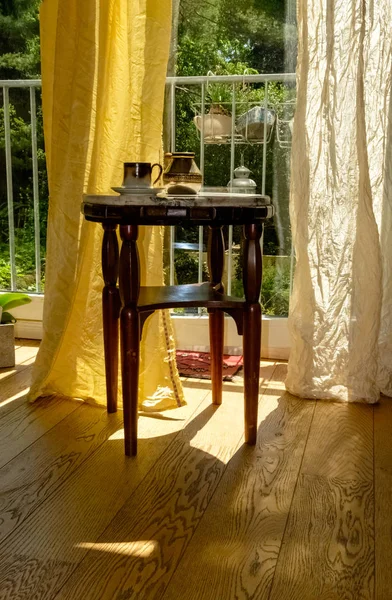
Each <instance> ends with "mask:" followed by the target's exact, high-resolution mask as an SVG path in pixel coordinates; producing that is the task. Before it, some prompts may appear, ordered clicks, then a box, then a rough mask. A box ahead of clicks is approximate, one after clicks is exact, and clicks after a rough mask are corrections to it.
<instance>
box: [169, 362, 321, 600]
mask: <svg viewBox="0 0 392 600" xmlns="http://www.w3.org/2000/svg"><path fill="white" fill-rule="evenodd" d="M263 370H264V369H263ZM286 372H287V369H286V366H285V365H282V366H278V367H277V368H276V370H275V371H274V373H273V376H272V378H271V379H270V381H269V382H268V384H267V385H266V386H264V385H263V384H262V385H261V390H260V397H261V400H260V415H259V432H258V442H257V447H256V448H255V449H250V448H248V447H246V446H242V447H241V448H240V449H239V450H238V451H237V453H236V454H235V456H233V458H232V459H231V461H230V463H229V465H228V468H227V470H226V472H225V474H224V476H223V478H222V481H221V483H220V485H219V488H218V490H217V492H216V493H215V495H214V497H213V499H212V501H211V503H210V505H209V507H208V509H207V511H206V513H205V515H204V517H203V520H202V522H201V523H200V525H199V527H198V529H197V531H196V532H195V534H194V536H193V538H192V542H191V543H190V545H189V547H188V549H187V550H186V552H185V553H184V556H183V558H182V560H181V562H180V564H179V566H178V568H177V570H176V572H175V574H174V576H173V578H172V579H171V581H170V583H169V585H168V587H167V590H166V593H165V595H164V596H163V598H164V600H180V599H181V600H216V598H222V599H223V598H224V599H226V598H227V599H231V598H241V599H243V598H244V599H245V598H249V599H250V598H252V599H257V600H267V599H268V597H269V593H270V590H271V584H272V578H273V574H274V569H275V565H276V562H277V559H278V555H279V550H280V546H281V542H282V539H283V535H284V531H285V526H286V523H287V518H288V514H289V510H290V504H291V500H292V497H293V493H294V489H295V485H296V482H297V477H298V472H299V469H300V465H301V460H302V456H303V452H304V449H305V444H306V439H307V435H308V432H309V428H310V425H311V420H312V415H313V411H314V403H313V402H303V401H302V400H299V399H298V398H294V397H292V396H290V395H289V394H287V393H285V392H284V387H283V381H284V378H285V376H286Z"/></svg>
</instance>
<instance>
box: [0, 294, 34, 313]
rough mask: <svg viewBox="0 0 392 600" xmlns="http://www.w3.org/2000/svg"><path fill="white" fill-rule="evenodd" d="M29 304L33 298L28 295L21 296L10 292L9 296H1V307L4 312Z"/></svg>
mask: <svg viewBox="0 0 392 600" xmlns="http://www.w3.org/2000/svg"><path fill="white" fill-rule="evenodd" d="M29 302H31V298H29V296H27V295H26V294H21V293H19V292H10V293H8V294H1V295H0V306H1V307H2V308H3V310H11V309H12V308H16V307H17V306H22V305H23V304H29Z"/></svg>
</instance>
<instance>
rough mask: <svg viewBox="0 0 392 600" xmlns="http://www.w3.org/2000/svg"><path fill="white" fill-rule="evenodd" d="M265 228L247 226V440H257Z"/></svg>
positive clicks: (245, 257)
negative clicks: (263, 234)
mask: <svg viewBox="0 0 392 600" xmlns="http://www.w3.org/2000/svg"><path fill="white" fill-rule="evenodd" d="M261 233H262V227H261V226H260V225H256V224H252V225H245V226H244V236H245V240H244V256H243V283H244V294H245V300H246V305H245V308H244V316H243V319H244V320H243V336H244V337H243V344H244V384H245V441H246V442H247V443H248V444H255V443H256V435H257V406H258V393H259V392H258V390H259V367H260V355H261V307H260V303H259V298H260V290H261V280H262V255H261V248H260V237H261Z"/></svg>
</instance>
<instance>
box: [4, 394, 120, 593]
mask: <svg viewBox="0 0 392 600" xmlns="http://www.w3.org/2000/svg"><path fill="white" fill-rule="evenodd" d="M39 403H40V404H41V407H40V409H39V413H40V414H39V416H37V415H34V413H35V411H34V405H33V406H31V405H29V404H27V403H26V407H27V409H28V408H30V410H31V419H30V421H29V419H28V418H25V419H24V420H23V428H24V433H23V436H21V439H22V440H23V439H24V438H26V442H25V445H24V450H23V452H20V450H21V446H20V443H18V441H17V439H15V438H14V439H8V443H9V444H10V448H11V449H12V448H14V449H15V450H14V454H15V452H16V451H17V450H19V453H18V454H17V456H15V458H13V460H11V461H10V462H9V463H8V464H7V465H6V466H4V467H3V468H2V469H0V540H1V541H3V540H4V539H6V538H7V537H8V536H9V535H11V534H12V533H13V532H14V531H15V529H16V528H17V527H20V525H21V524H22V523H23V522H24V521H25V520H26V519H27V518H28V516H29V515H31V514H32V513H33V512H34V511H36V510H37V508H38V507H39V506H40V505H41V504H42V503H43V502H45V500H47V499H48V498H49V497H50V496H51V495H52V494H53V493H54V492H55V491H56V490H57V488H59V487H60V486H61V485H62V484H63V483H64V481H65V480H66V479H67V478H68V477H69V476H70V475H72V473H73V472H74V471H75V470H76V469H77V468H78V467H79V466H80V465H81V464H82V463H83V461H84V460H86V459H87V458H88V457H89V456H91V454H92V453H93V452H94V451H95V450H96V449H97V448H98V447H99V446H100V445H101V444H102V443H103V442H104V441H105V440H106V439H107V438H108V437H109V436H110V435H111V434H113V433H114V432H115V431H116V430H117V429H118V428H119V427H120V426H121V420H120V418H119V417H117V416H116V415H107V413H106V410H104V409H102V408H97V407H92V406H89V405H88V404H83V405H79V404H78V403H77V402H71V401H65V400H61V399H59V398H54V399H53V400H51V401H47V402H46V401H44V402H41V401H39ZM37 404H38V403H37ZM62 405H63V406H62ZM75 409H76V410H75ZM45 411H47V413H48V414H47V416H46V417H45V414H44V413H45ZM55 411H56V412H57V413H58V415H59V417H58V423H57V425H55V426H54V427H52V429H50V431H47V432H46V433H45V434H44V435H42V436H41V437H40V438H39V439H38V440H37V441H35V443H32V442H33V441H34V439H33V434H34V432H35V430H36V427H37V425H36V421H39V420H42V422H43V423H42V428H43V426H44V424H45V422H46V423H47V422H48V421H49V420H53V413H54V412H55ZM16 412H17V411H14V412H13V413H12V414H11V415H9V419H7V420H9V421H10V427H11V417H14V416H15V413H16ZM67 413H70V414H68V416H67V417H65V418H64V415H66V414H67ZM60 416H61V418H62V420H60ZM30 428H31V432H30ZM42 433H44V432H43V431H42V432H41V434H42ZM29 443H30V444H31V445H29ZM20 551H21V552H22V553H23V550H22V549H20ZM0 598H1V594H0Z"/></svg>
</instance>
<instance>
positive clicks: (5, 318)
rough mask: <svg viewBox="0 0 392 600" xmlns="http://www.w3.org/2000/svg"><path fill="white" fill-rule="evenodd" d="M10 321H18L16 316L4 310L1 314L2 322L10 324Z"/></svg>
mask: <svg viewBox="0 0 392 600" xmlns="http://www.w3.org/2000/svg"><path fill="white" fill-rule="evenodd" d="M9 323H16V319H15V317H13V316H12V315H11V313H9V312H3V314H2V315H1V324H2V325H8V324H9Z"/></svg>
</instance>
